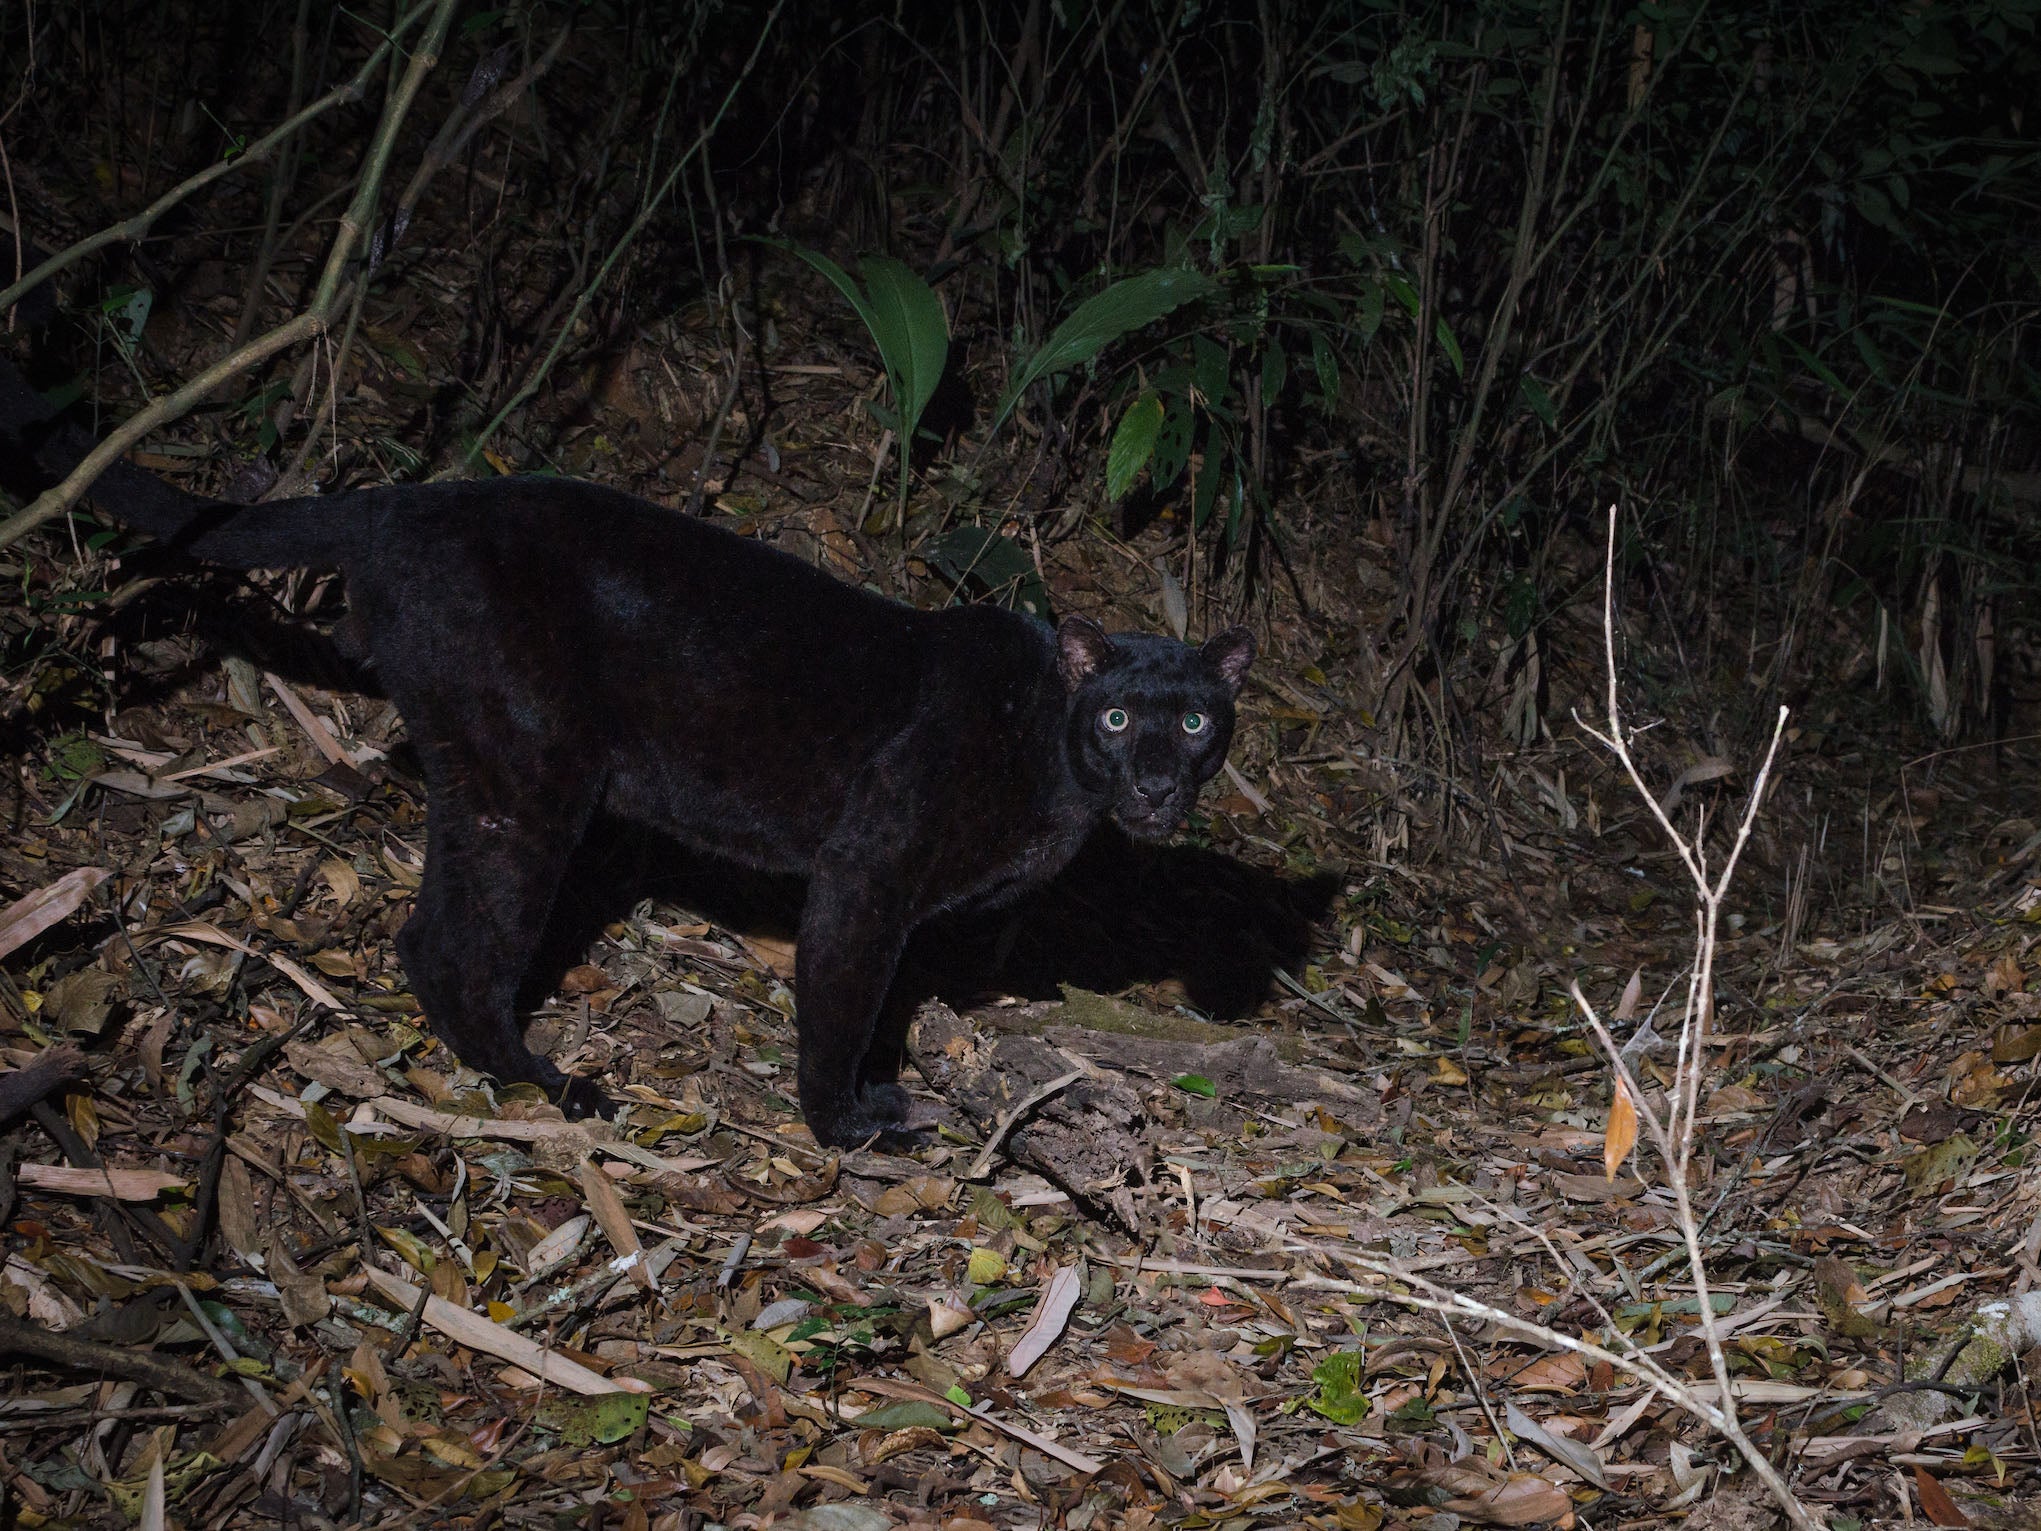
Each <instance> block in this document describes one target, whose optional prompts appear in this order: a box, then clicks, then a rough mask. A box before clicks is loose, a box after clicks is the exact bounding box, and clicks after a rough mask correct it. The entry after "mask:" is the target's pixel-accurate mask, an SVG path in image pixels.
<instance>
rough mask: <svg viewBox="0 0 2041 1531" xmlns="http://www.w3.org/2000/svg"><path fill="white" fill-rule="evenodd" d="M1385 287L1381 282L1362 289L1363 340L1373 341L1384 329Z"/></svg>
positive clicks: (1372, 283) (1371, 283)
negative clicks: (1383, 304) (1383, 303)
mask: <svg viewBox="0 0 2041 1531" xmlns="http://www.w3.org/2000/svg"><path fill="white" fill-rule="evenodd" d="M1382 295H1383V287H1382V284H1381V283H1380V282H1370V283H1369V284H1368V285H1367V286H1366V287H1363V288H1362V289H1361V339H1363V340H1373V339H1374V338H1375V332H1376V331H1377V330H1379V329H1381V328H1382V301H1383V298H1382Z"/></svg>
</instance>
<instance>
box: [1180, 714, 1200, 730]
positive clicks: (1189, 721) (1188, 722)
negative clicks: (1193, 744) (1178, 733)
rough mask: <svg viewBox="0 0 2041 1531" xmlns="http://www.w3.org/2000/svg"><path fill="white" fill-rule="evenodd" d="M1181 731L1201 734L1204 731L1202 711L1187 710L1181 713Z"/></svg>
mask: <svg viewBox="0 0 2041 1531" xmlns="http://www.w3.org/2000/svg"><path fill="white" fill-rule="evenodd" d="M1183 731H1184V732H1185V733H1187V734H1201V733H1203V732H1204V731H1205V715H1204V714H1203V713H1202V712H1187V713H1185V714H1184V715H1183Z"/></svg>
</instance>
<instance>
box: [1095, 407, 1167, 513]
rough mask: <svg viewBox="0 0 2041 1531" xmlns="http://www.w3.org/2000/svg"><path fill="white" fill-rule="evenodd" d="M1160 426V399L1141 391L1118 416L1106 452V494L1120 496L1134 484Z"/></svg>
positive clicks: (1145, 464) (1125, 493)
mask: <svg viewBox="0 0 2041 1531" xmlns="http://www.w3.org/2000/svg"><path fill="white" fill-rule="evenodd" d="M1161 429H1162V400H1161V399H1159V398H1157V397H1156V396H1155V395H1154V394H1153V393H1144V394H1142V395H1141V397H1140V398H1138V399H1136V400H1135V401H1134V402H1133V403H1132V404H1131V405H1129V406H1128V407H1127V412H1126V413H1125V414H1124V415H1122V416H1120V424H1119V428H1118V429H1117V430H1115V431H1114V432H1113V444H1112V446H1111V447H1110V448H1109V449H1108V450H1107V452H1106V498H1107V499H1109V500H1121V499H1125V498H1126V496H1127V491H1128V490H1129V489H1132V488H1133V487H1134V480H1135V479H1137V478H1139V477H1140V476H1141V470H1142V469H1143V468H1145V467H1147V466H1148V460H1149V458H1150V457H1151V456H1152V455H1153V454H1154V452H1155V437H1156V434H1157V432H1159V431H1160V430H1161Z"/></svg>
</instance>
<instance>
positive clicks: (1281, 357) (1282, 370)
mask: <svg viewBox="0 0 2041 1531" xmlns="http://www.w3.org/2000/svg"><path fill="white" fill-rule="evenodd" d="M1289 376H1290V358H1289V354H1288V353H1287V352H1286V351H1284V350H1283V343H1282V342H1281V341H1280V340H1271V341H1270V342H1269V344H1268V349H1267V350H1265V351H1263V352H1262V353H1261V399H1262V405H1263V407H1264V408H1266V407H1267V405H1268V402H1269V400H1271V399H1273V398H1274V397H1275V396H1276V395H1277V394H1279V393H1281V392H1282V391H1283V384H1284V383H1285V382H1286V381H1288V379H1289Z"/></svg>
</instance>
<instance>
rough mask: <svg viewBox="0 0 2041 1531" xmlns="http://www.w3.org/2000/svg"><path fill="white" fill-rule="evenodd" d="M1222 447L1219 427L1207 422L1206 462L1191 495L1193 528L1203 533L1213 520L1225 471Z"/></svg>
mask: <svg viewBox="0 0 2041 1531" xmlns="http://www.w3.org/2000/svg"><path fill="white" fill-rule="evenodd" d="M1222 445H1224V443H1223V441H1222V440H1221V439H1220V435H1219V427H1218V425H1217V424H1216V423H1214V422H1213V421H1210V420H1208V421H1206V422H1205V450H1204V461H1203V462H1202V463H1201V464H1200V465H1199V467H1198V480H1197V487H1196V489H1195V490H1194V491H1193V493H1192V495H1191V526H1192V529H1193V530H1196V531H1203V530H1204V529H1205V523H1206V522H1207V521H1209V520H1211V519H1212V506H1213V504H1214V502H1215V501H1216V500H1217V498H1218V494H1219V479H1220V476H1221V474H1222V473H1223V472H1224V471H1225V469H1224V465H1223V463H1222V461H1221V456H1220V451H1219V449H1220V447H1221V446H1222Z"/></svg>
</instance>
